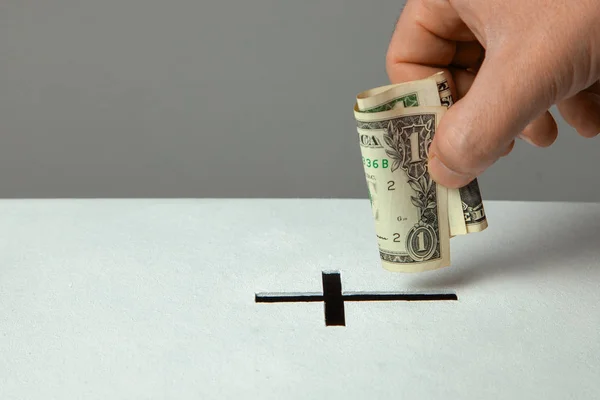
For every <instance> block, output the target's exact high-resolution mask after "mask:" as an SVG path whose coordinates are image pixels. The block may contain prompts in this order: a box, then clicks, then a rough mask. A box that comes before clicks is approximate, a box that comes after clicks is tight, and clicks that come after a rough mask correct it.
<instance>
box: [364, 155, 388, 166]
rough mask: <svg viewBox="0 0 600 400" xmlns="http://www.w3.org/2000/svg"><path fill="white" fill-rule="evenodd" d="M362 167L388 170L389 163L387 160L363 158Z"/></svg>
mask: <svg viewBox="0 0 600 400" xmlns="http://www.w3.org/2000/svg"><path fill="white" fill-rule="evenodd" d="M362 159H363V165H364V166H365V167H367V168H388V167H389V165H390V162H389V160H388V159H387V158H382V159H378V158H367V157H363V158H362Z"/></svg>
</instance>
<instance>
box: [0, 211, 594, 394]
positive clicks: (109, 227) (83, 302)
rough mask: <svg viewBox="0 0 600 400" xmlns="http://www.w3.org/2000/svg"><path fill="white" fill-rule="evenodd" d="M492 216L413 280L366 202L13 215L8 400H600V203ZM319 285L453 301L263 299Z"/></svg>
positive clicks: (1, 360)
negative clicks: (385, 243)
mask: <svg viewBox="0 0 600 400" xmlns="http://www.w3.org/2000/svg"><path fill="white" fill-rule="evenodd" d="M485 206H486V210H487V213H488V218H489V223H490V227H489V228H488V230H487V231H485V232H483V233H480V234H475V235H470V236H468V237H457V238H454V239H452V240H451V248H452V267H449V268H447V269H444V270H440V271H434V272H427V273H423V274H419V275H404V274H394V273H390V272H387V271H385V270H383V269H382V268H381V267H380V264H379V262H378V255H377V249H376V241H375V235H374V231H373V225H372V220H371V215H370V209H369V205H368V202H367V201H363V200H181V201H177V200H131V201H127V200H78V201H75V200H73V201H67V200H55V201H47V200H46V201H42V200H39V201H2V202H0V214H1V215H2V224H1V225H0V398H1V399H3V400H9V399H44V400H49V399H127V400H132V399H180V400H183V399H249V398H252V399H255V398H260V399H322V398H323V399H324V398H335V399H371V398H372V399H433V398H447V399H459V398H460V399H491V398H494V399H497V398H501V399H542V398H543V399H561V400H564V399H571V398H573V399H575V398H576V399H592V398H599V397H600V379H598V377H599V376H600V331H599V327H600V312H599V311H600V310H599V304H600V250H599V247H600V246H599V243H600V237H599V235H600V205H598V204H585V205H584V204H579V205H578V204H549V203H501V202H486V203H485ZM322 270H340V271H341V273H342V280H343V289H344V290H345V291H360V290H373V291H379V290H381V291H390V290H395V291H407V290H410V291H416V290H427V291H431V290H434V289H440V290H444V291H448V290H452V291H455V292H456V293H457V295H458V297H459V300H458V301H448V302H385V303H372V302H360V303H349V302H346V304H345V309H346V326H345V327H326V326H325V324H324V320H323V304H322V303H308V304H307V303H298V304H255V303H254V293H255V292H261V291H266V292H279V291H290V292H295V291H308V292H315V291H316V292H319V291H321V271H322Z"/></svg>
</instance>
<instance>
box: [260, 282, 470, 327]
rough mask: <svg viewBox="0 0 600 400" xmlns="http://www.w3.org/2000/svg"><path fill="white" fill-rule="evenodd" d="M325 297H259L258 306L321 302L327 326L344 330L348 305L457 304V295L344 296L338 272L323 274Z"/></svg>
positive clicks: (366, 293)
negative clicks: (450, 301)
mask: <svg viewBox="0 0 600 400" xmlns="http://www.w3.org/2000/svg"><path fill="white" fill-rule="evenodd" d="M322 280H323V293H322V294H321V293H256V294H255V296H254V301H255V302H256V303H297V302H318V301H322V302H323V304H324V308H325V325H326V326H345V325H346V317H345V312H344V302H345V301H440V300H458V296H456V294H454V293H397V292H345V293H343V292H342V280H341V277H340V273H339V272H325V271H323V273H322Z"/></svg>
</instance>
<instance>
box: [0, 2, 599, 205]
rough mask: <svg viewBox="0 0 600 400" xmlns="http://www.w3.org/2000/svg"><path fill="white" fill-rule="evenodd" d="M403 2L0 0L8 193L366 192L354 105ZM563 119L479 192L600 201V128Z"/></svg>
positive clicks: (371, 82) (375, 80)
mask: <svg viewBox="0 0 600 400" xmlns="http://www.w3.org/2000/svg"><path fill="white" fill-rule="evenodd" d="M400 9H401V2H400V1H397V0H384V1H380V2H377V5H374V4H373V3H372V2H366V1H358V0H344V1H342V0H325V1H322V0H321V1H302V2H301V1H288V0H280V1H275V0H254V1H241V0H237V1H222V0H221V1H216V0H213V1H208V2H207V1H198V0H193V1H192V0H169V1H164V0H163V1H157V0H103V1H92V0H5V1H2V2H1V3H0V182H1V185H0V188H1V189H0V197H9V198H10V197H148V196H150V197H222V196H227V197H229V196H231V197H366V185H365V182H364V177H363V172H362V165H361V162H360V151H359V148H358V145H357V142H356V135H355V127H354V121H353V116H352V105H353V101H354V96H355V95H356V93H358V92H359V91H362V90H364V89H368V88H370V87H374V86H379V85H381V84H386V83H387V82H388V81H387V76H386V74H385V68H384V59H385V51H386V48H387V44H388V40H389V38H390V35H391V33H392V30H393V28H394V23H395V21H396V19H397V17H398V15H399V12H400ZM555 115H556V114H555ZM560 124H561V125H560V129H561V134H560V136H559V139H558V141H557V142H556V143H555V145H554V146H553V147H552V148H550V149H534V148H532V147H531V146H529V145H527V144H525V143H522V142H521V143H518V146H517V147H516V149H515V151H514V152H513V154H512V155H511V156H510V157H509V158H506V159H503V160H501V161H500V162H499V163H497V164H496V165H494V166H493V167H492V168H491V169H490V170H489V171H488V172H486V173H485V174H484V175H483V176H482V177H481V178H480V185H481V190H482V193H483V196H484V198H485V199H518V200H522V199H532V200H573V201H599V200H600V188H599V186H598V184H597V182H598V176H599V172H598V164H597V161H596V159H597V156H598V154H599V150H600V141H599V140H586V139H582V138H579V137H578V136H577V135H576V134H575V132H574V131H573V130H572V129H570V128H569V127H568V126H567V125H566V124H565V123H564V122H563V121H562V120H560ZM578 181H579V182H578Z"/></svg>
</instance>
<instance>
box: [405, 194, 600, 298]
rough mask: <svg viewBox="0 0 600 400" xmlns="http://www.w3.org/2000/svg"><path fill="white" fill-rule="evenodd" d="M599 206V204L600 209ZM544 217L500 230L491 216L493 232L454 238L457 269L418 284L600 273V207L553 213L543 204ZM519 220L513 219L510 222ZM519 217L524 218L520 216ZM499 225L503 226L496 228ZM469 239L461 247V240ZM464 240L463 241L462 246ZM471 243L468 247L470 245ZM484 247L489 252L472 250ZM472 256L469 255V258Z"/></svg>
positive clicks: (570, 208) (429, 276) (571, 207)
mask: <svg viewBox="0 0 600 400" xmlns="http://www.w3.org/2000/svg"><path fill="white" fill-rule="evenodd" d="M599 206H600V205H599ZM539 208H540V209H541V214H542V215H543V218H539V214H538V219H537V221H525V222H526V223H519V224H518V225H513V226H510V227H509V228H508V229H507V230H508V232H507V231H504V232H500V231H499V229H506V228H505V225H504V224H502V225H504V226H502V227H498V229H495V226H494V219H495V218H500V217H501V218H507V217H506V216H496V215H494V216H493V217H492V218H491V223H490V228H488V229H489V231H487V232H483V233H479V234H475V235H469V236H472V237H466V238H461V237H458V238H454V239H452V240H451V245H454V248H453V249H452V251H453V255H452V256H453V258H454V260H453V263H452V264H453V266H451V267H449V268H448V269H447V270H444V271H440V273H439V274H427V275H426V274H423V275H421V276H419V277H416V279H415V281H414V283H415V284H417V285H419V287H423V288H429V289H438V288H448V287H450V288H460V287H467V286H471V285H476V284H481V283H483V282H488V281H502V280H509V279H510V280H513V281H514V280H515V279H524V278H525V277H527V279H529V277H531V276H532V275H535V276H539V277H540V278H542V277H543V279H551V278H552V277H555V278H557V279H558V278H560V279H567V278H569V276H576V275H582V274H586V273H589V272H597V271H598V269H600V212H598V211H599V210H600V208H592V210H593V211H594V212H592V213H591V212H590V208H589V205H588V208H581V207H578V206H576V205H569V204H565V205H564V208H565V210H564V212H562V211H563V210H561V213H558V214H557V213H556V212H553V211H552V210H551V209H550V208H547V206H546V205H543V204H540V205H539ZM511 217H515V216H514V215H513V216H509V217H508V218H511ZM516 217H517V218H515V219H517V220H518V219H520V217H521V216H520V215H517V216H516ZM497 225H500V224H497ZM463 239H464V240H465V242H464V243H462V240H463ZM452 241H454V242H455V243H456V244H454V243H452ZM459 241H461V242H459ZM467 242H468V243H467ZM479 246H481V247H480V248H484V249H485V250H484V251H472V252H471V251H469V249H472V248H477V247H479ZM465 252H468V253H470V254H464V253H465Z"/></svg>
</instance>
